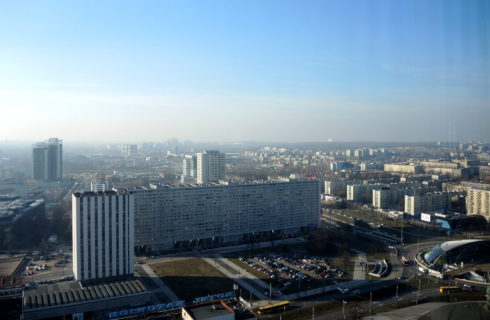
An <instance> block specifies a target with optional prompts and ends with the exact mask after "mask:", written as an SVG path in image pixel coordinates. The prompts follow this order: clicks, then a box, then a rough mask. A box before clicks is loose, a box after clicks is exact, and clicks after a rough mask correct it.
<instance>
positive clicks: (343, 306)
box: [342, 300, 347, 319]
mask: <svg viewBox="0 0 490 320" xmlns="http://www.w3.org/2000/svg"><path fill="white" fill-rule="evenodd" d="M346 304H347V301H345V300H342V315H343V316H344V319H345V305H346Z"/></svg>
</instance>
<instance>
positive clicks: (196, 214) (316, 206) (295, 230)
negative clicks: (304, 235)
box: [131, 179, 320, 251]
mask: <svg viewBox="0 0 490 320" xmlns="http://www.w3.org/2000/svg"><path fill="white" fill-rule="evenodd" d="M131 194H132V195H134V203H135V205H134V214H135V245H136V246H137V247H138V248H140V249H143V250H162V251H167V250H172V249H182V248H192V247H209V246H214V245H219V244H222V243H239V242H244V241H253V240H260V239H273V238H276V237H282V236H286V235H294V234H300V233H301V232H302V231H305V230H306V229H307V228H309V227H313V226H317V225H318V223H319V219H320V185H319V182H318V180H307V179H304V180H290V181H281V182H267V183H246V184H228V185H220V184H208V185H193V186H180V187H170V186H163V185H152V186H150V187H148V188H136V189H133V190H131Z"/></svg>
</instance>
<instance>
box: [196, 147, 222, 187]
mask: <svg viewBox="0 0 490 320" xmlns="http://www.w3.org/2000/svg"><path fill="white" fill-rule="evenodd" d="M222 179H225V154H224V153H221V152H219V151H216V150H208V151H205V152H201V153H198V154H197V183H200V184H205V183H210V182H217V181H219V180H222Z"/></svg>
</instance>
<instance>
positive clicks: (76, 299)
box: [22, 280, 151, 320]
mask: <svg viewBox="0 0 490 320" xmlns="http://www.w3.org/2000/svg"><path fill="white" fill-rule="evenodd" d="M150 298H151V293H150V291H148V290H147V289H146V287H145V286H144V285H143V283H142V282H141V281H140V280H127V281H115V282H114V281H113V282H102V283H98V284H92V285H82V283H81V282H79V281H66V282H60V283H56V284H48V285H40V286H38V287H35V288H29V289H26V290H25V291H24V294H23V298H22V300H23V310H22V317H23V319H26V320H37V319H53V318H54V319H57V318H60V319H65V318H67V319H107V318H108V314H109V312H110V311H111V310H117V309H120V308H129V307H131V306H138V305H144V304H146V303H148V302H149V301H150Z"/></svg>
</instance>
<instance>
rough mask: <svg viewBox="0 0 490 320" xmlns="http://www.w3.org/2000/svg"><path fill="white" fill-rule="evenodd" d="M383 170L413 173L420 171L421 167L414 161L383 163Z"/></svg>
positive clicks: (421, 170)
mask: <svg viewBox="0 0 490 320" xmlns="http://www.w3.org/2000/svg"><path fill="white" fill-rule="evenodd" d="M384 171H386V172H398V173H411V174H415V173H422V172H423V167H422V166H420V165H418V164H414V163H409V164H407V163H387V164H385V165H384Z"/></svg>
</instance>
